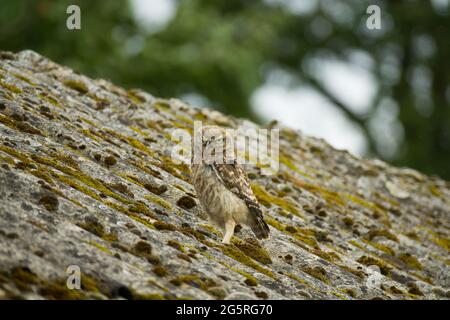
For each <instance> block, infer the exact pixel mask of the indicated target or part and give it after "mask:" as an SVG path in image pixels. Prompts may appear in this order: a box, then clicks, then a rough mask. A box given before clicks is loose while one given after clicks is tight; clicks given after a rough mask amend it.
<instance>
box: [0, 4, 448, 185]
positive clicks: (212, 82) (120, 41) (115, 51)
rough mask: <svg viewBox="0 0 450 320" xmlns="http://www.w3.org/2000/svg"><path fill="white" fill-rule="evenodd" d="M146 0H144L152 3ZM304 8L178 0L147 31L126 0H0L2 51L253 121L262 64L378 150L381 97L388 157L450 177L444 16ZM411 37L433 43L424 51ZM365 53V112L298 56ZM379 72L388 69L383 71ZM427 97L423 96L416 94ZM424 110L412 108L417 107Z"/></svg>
mask: <svg viewBox="0 0 450 320" xmlns="http://www.w3.org/2000/svg"><path fill="white" fill-rule="evenodd" d="M149 1H151V0H149ZM330 2H332V1H331V0H322V1H321V6H320V7H319V8H318V10H316V11H315V12H313V13H312V14H309V15H302V16H301V17H299V16H298V15H295V14H293V13H292V12H290V11H289V10H286V8H283V7H277V6H273V5H267V4H266V3H265V2H264V1H250V0H220V1H218V0H183V1H179V2H178V9H177V13H176V16H175V17H174V19H172V20H171V22H170V23H169V24H168V26H167V27H166V28H164V29H163V30H161V31H159V32H157V33H154V34H146V33H144V32H143V31H142V30H141V29H140V28H139V27H138V25H137V23H136V21H135V19H134V18H133V15H132V12H131V9H130V6H129V3H128V1H125V0H114V1H106V0H104V1H99V0H97V1H93V0H85V1H75V0H69V1H50V0H36V1H31V0H30V1H26V0H2V1H1V3H0V49H2V50H9V51H19V50H23V49H33V50H35V51H37V52H39V53H41V54H43V55H46V56H48V57H50V58H51V59H53V60H55V61H57V62H59V63H62V64H65V65H68V66H70V67H72V68H74V69H76V70H78V71H79V72H82V73H84V74H86V75H88V76H90V77H101V78H106V79H110V80H111V81H113V82H115V83H117V84H120V85H123V86H125V87H128V88H131V87H138V88H143V89H144V90H146V91H149V92H151V93H152V94H154V95H155V96H161V97H179V96H182V95H183V94H186V93H193V92H195V93H198V94H200V95H202V96H204V97H206V98H207V99H208V100H209V101H210V104H211V106H212V107H216V108H219V109H221V110H222V111H225V112H226V113H229V114H233V115H236V116H240V117H248V118H251V119H253V120H255V121H260V115H258V114H257V113H256V114H255V113H254V112H252V110H251V108H250V97H251V95H252V94H253V93H254V92H255V90H256V89H257V88H258V87H260V86H261V85H262V84H264V81H265V77H266V75H267V74H268V72H269V71H270V70H273V69H282V70H284V71H287V72H289V73H291V74H292V75H293V76H294V77H296V78H298V79H301V81H303V82H302V83H305V82H306V83H308V85H310V86H312V87H314V88H315V89H316V90H317V91H318V92H320V93H321V94H322V95H324V96H325V97H326V98H327V99H328V100H329V101H330V102H332V103H333V104H334V105H335V106H336V107H337V108H339V109H340V110H342V111H343V112H344V113H345V114H346V116H347V117H348V118H349V119H350V120H351V121H353V122H355V123H356V124H358V125H359V126H360V127H361V128H362V129H363V132H364V134H365V136H366V138H367V141H368V146H369V148H368V149H369V150H368V154H367V156H375V157H378V158H382V157H383V152H382V151H383V150H382V148H383V141H382V139H380V138H379V135H378V134H377V132H376V130H371V129H370V127H369V121H370V119H371V118H372V117H373V116H374V114H375V113H376V111H377V108H378V107H379V105H380V101H381V100H382V99H383V98H386V97H388V98H392V99H393V100H394V101H396V103H397V104H398V106H399V113H398V120H399V121H400V122H401V124H402V126H403V131H404V140H403V143H402V145H401V146H400V148H398V150H397V151H396V153H395V155H394V157H393V158H392V159H389V161H390V162H392V163H394V164H396V165H401V166H408V167H413V168H417V169H419V170H421V171H424V172H426V173H429V174H437V175H440V176H441V177H444V178H446V179H449V178H450V103H449V100H450V98H449V95H450V89H449V78H450V44H449V39H450V17H449V15H448V11H445V10H444V11H439V10H437V9H436V8H435V7H433V6H432V5H431V2H430V1H425V0H424V1H401V0H398V1H364V0H347V1H338V0H336V1H333V2H334V3H343V4H345V5H347V6H346V7H347V8H350V11H349V12H347V13H346V14H347V15H348V17H347V19H346V20H345V23H341V22H338V21H336V20H335V19H333V18H332V17H331V16H330V14H329V12H327V10H324V6H326V5H327V3H328V4H329V3H330ZM69 4H78V5H79V6H80V7H81V9H82V30H80V31H68V30H67V28H66V23H65V21H66V18H67V14H66V8H67V6H68V5H69ZM369 4H378V5H379V6H380V7H381V8H382V14H383V15H382V16H383V21H387V24H388V26H390V27H388V28H385V29H384V30H383V31H382V32H377V31H375V32H374V33H373V35H368V34H367V32H364V28H365V22H366V18H367V15H366V9H367V6H368V5H369ZM318 17H320V19H321V20H320V21H321V22H322V23H326V24H329V25H331V26H332V29H331V33H330V34H328V35H327V36H324V37H318V36H317V35H316V34H315V33H314V32H312V31H311V30H312V24H313V22H314V21H315V22H316V23H317V21H318V20H317V18H318ZM129 39H138V40H139V39H140V41H142V40H143V49H142V51H140V52H139V53H138V54H136V55H127V54H125V53H124V50H123V48H124V44H125V43H126V42H127V41H128V40H129ZM418 39H426V40H427V41H428V43H432V45H433V47H434V50H432V54H429V55H426V56H424V55H423V54H422V53H421V51H420V45H419V48H418V46H417V43H419V44H420V41H419V42H418ZM349 49H351V50H363V51H364V52H366V53H368V54H370V55H371V56H372V58H373V59H374V61H375V67H374V68H373V70H374V72H373V76H374V77H375V79H376V81H377V84H378V91H377V92H376V97H375V99H374V101H373V102H372V104H371V108H370V110H369V111H368V112H367V113H365V114H360V113H354V112H352V110H351V108H349V107H348V106H346V105H345V103H344V102H342V101H340V100H339V99H338V98H337V97H335V96H333V94H332V93H331V92H329V91H328V90H327V88H326V86H324V85H323V83H322V82H321V79H320V78H317V77H315V75H314V74H311V73H310V72H309V71H308V70H307V69H306V68H305V67H304V64H302V62H303V61H304V60H305V59H306V58H308V57H313V56H315V55H321V56H324V55H325V56H329V57H332V58H334V59H339V60H342V61H348V59H349V56H348V50H349ZM388 53H389V54H390V55H393V56H394V57H395V58H396V61H398V62H399V63H397V64H396V65H393V66H389V68H394V69H395V70H394V71H395V72H396V74H397V78H396V79H395V81H393V80H392V79H386V78H385V77H384V76H383V73H382V72H381V70H383V67H382V66H383V64H385V63H386V55H387V54H388ZM384 68H386V66H385V67H384ZM417 68H420V69H421V70H422V71H423V70H425V72H426V74H427V75H428V79H429V80H430V81H429V83H428V87H426V88H424V92H425V93H426V95H427V97H426V99H425V100H424V99H420V97H419V95H418V90H417V87H414V86H413V83H412V81H411V77H412V74H413V73H414V72H415V70H417ZM424 101H425V102H424ZM424 108H425V109H426V110H428V111H427V112H421V110H423V109H424Z"/></svg>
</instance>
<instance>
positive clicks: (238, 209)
mask: <svg viewBox="0 0 450 320" xmlns="http://www.w3.org/2000/svg"><path fill="white" fill-rule="evenodd" d="M198 134H199V136H200V137H201V139H198V143H197V144H195V142H194V148H193V151H195V152H197V154H199V153H200V157H199V158H200V159H199V158H197V160H195V159H194V152H192V154H193V157H192V161H191V171H192V182H193V185H194V188H195V191H196V193H197V197H198V199H199V201H200V203H201V205H202V207H203V208H204V210H205V211H206V213H207V215H208V217H209V219H210V221H211V222H213V223H214V224H215V225H217V226H218V227H219V228H221V229H222V231H223V234H224V236H223V240H222V243H223V244H230V241H231V237H232V236H233V233H234V228H235V226H236V225H237V224H240V225H243V226H248V227H250V228H251V230H252V231H253V233H254V234H255V235H256V237H257V238H258V239H266V238H268V236H269V227H268V226H267V224H266V222H265V221H264V219H263V216H262V211H261V207H260V205H259V203H258V201H257V199H256V197H255V195H254V194H253V191H252V189H251V187H250V182H249V179H248V176H247V174H246V173H245V171H244V169H243V168H242V167H241V166H240V165H239V164H238V163H237V161H236V158H235V157H234V156H233V155H232V156H231V157H230V155H229V153H227V152H226V147H225V146H226V142H228V141H229V140H228V139H227V138H226V131H225V130H224V129H222V128H220V127H217V126H207V127H202V128H201V130H199V132H198ZM199 144H201V148H198V145H199ZM233 148H234V147H233ZM200 149H201V150H200Z"/></svg>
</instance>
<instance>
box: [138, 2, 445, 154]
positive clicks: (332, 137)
mask: <svg viewBox="0 0 450 320" xmlns="http://www.w3.org/2000/svg"><path fill="white" fill-rule="evenodd" d="M266 1H267V2H268V3H270V2H274V3H276V2H279V1H281V0H266ZM435 1H436V2H438V0H435ZM439 1H441V2H442V0H439ZM315 2H316V1H315V0H308V1H306V0H302V1H297V0H290V1H287V2H286V3H288V4H289V6H290V7H289V8H290V9H292V10H297V11H298V13H299V14H302V13H304V12H308V11H309V10H312V9H314V3H315ZM444 2H445V0H444ZM131 3H132V8H133V12H134V14H135V16H136V19H137V21H139V22H140V23H141V25H142V27H143V28H144V29H145V30H148V32H149V33H151V32H156V31H158V30H161V29H162V28H164V26H165V25H166V24H167V23H168V22H170V19H172V18H173V17H174V15H175V12H176V2H175V0H151V1H148V0H131ZM362 60H364V59H362ZM310 67H311V68H313V69H314V72H315V74H317V76H318V77H319V78H320V79H321V81H323V83H324V85H325V86H326V87H327V88H328V89H329V90H330V91H331V92H332V93H333V94H335V95H336V96H337V97H338V98H339V99H341V100H342V101H344V102H345V103H346V104H348V105H349V107H350V108H352V110H353V111H356V112H358V113H359V112H360V113H364V112H365V111H367V109H368V107H369V103H370V101H371V99H372V97H373V95H374V93H375V90H376V87H375V86H376V83H375V81H374V80H373V79H372V77H371V73H370V70H368V69H369V67H370V63H367V66H366V68H365V67H361V66H358V65H357V64H348V63H343V62H338V61H332V60H318V59H317V60H316V61H310ZM252 106H253V108H254V110H255V111H257V112H258V113H259V114H260V115H261V116H262V117H263V118H264V119H265V120H267V121H270V120H274V119H275V120H278V121H279V122H280V123H281V124H283V125H286V126H289V127H291V128H294V129H299V130H301V131H302V132H303V133H305V134H307V135H312V136H315V137H320V138H324V139H325V140H326V141H327V142H329V143H330V144H331V145H333V146H334V147H335V148H338V149H345V150H348V151H350V152H352V153H353V154H356V155H364V152H365V151H366V147H367V144H366V138H365V137H364V135H363V133H362V131H361V128H359V127H358V126H357V125H355V124H354V123H353V122H351V121H350V120H349V119H347V117H346V116H345V115H344V114H343V113H342V112H341V111H340V110H339V109H338V108H336V107H335V106H334V105H332V104H331V103H329V102H328V101H327V100H325V99H324V98H323V97H322V96H321V95H320V94H318V93H317V92H315V91H314V90H313V89H311V88H309V87H307V86H297V87H294V88H292V87H288V86H282V85H280V84H279V82H276V83H275V82H273V81H272V82H271V81H267V83H265V84H264V85H263V86H261V87H260V88H259V89H258V90H256V92H255V93H254V95H253V97H252Z"/></svg>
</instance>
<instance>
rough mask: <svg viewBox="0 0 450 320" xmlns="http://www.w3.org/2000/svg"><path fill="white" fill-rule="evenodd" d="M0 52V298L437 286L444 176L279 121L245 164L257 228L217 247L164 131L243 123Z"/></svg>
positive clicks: (413, 290)
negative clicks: (74, 286)
mask: <svg viewBox="0 0 450 320" xmlns="http://www.w3.org/2000/svg"><path fill="white" fill-rule="evenodd" d="M0 56H1V60H0V137H1V139H0V182H1V183H0V298H17V297H24V298H56V299H58V298H119V297H124V298H167V299H170V298H195V299H214V298H257V299H265V298H271V299H305V298H313V299H353V298H356V299H369V298H376V297H378V298H383V299H422V298H433V299H435V298H448V297H449V296H450V288H449V286H450V280H449V263H450V259H449V249H450V240H449V227H450V218H449V216H450V200H449V199H450V184H449V183H448V182H445V181H442V180H440V179H438V178H434V177H427V176H425V175H423V174H421V173H419V172H416V171H414V170H410V169H399V168H394V167H391V166H389V165H387V164H385V163H383V162H380V161H368V160H364V159H360V158H357V157H354V156H352V155H351V154H349V153H348V152H345V151H338V150H335V149H333V148H332V147H330V146H329V145H328V144H327V143H326V142H324V141H323V140H319V139H314V138H310V137H306V136H304V135H302V134H301V133H299V132H295V131H293V130H290V129H286V128H283V129H282V130H281V147H280V162H281V167H280V171H279V173H278V174H277V175H276V176H272V177H268V176H261V175H259V174H258V169H257V168H254V169H253V170H250V177H251V180H252V183H253V187H254V190H255V193H256V194H257V196H258V199H259V200H260V202H261V204H262V205H263V206H264V215H265V219H266V221H267V223H268V224H269V225H270V229H271V238H270V239H269V240H267V241H263V242H257V241H256V240H255V239H254V238H253V236H252V234H251V233H250V232H249V231H248V230H247V229H245V228H244V229H242V230H241V231H239V232H238V233H237V237H235V238H234V239H233V245H230V246H224V245H222V244H221V243H220V241H221V234H220V233H219V231H217V230H216V229H215V228H214V227H212V226H211V225H209V224H208V222H207V221H206V220H205V219H204V218H205V215H204V214H203V213H202V210H201V209H200V206H199V205H198V202H197V200H196V199H195V195H194V191H193V188H192V186H191V184H190V182H189V169H188V167H187V166H185V165H176V164H175V163H173V162H172V161H171V159H170V156H169V155H170V150H171V146H172V145H173V142H172V141H171V139H170V133H171V130H172V129H173V128H185V129H187V130H190V129H191V128H192V123H193V120H196V119H199V120H203V121H205V122H207V123H209V124H219V125H224V126H230V127H237V126H240V125H243V124H244V122H242V121H241V120H238V119H234V118H232V117H227V116H224V115H222V114H220V113H218V112H216V111H212V110H207V109H198V108H193V107H190V106H188V105H185V104H183V103H181V102H180V101H177V100H162V99H156V98H154V97H153V96H151V95H149V94H147V93H144V92H141V91H139V90H131V91H127V90H125V89H122V88H119V87H117V86H114V85H113V84H111V83H109V82H107V81H105V80H92V79H89V78H87V77H85V76H83V75H79V74H77V73H75V72H73V71H72V70H71V69H69V68H66V67H62V66H60V65H58V64H55V63H53V62H52V61H50V60H48V59H46V58H44V57H42V56H40V55H38V54H36V53H34V52H31V51H23V52H20V53H18V54H11V53H7V52H3V53H1V55H0ZM70 265H77V266H79V267H80V269H81V272H82V290H80V291H77V290H72V291H71V290H68V289H67V287H66V286H65V282H66V278H67V274H66V270H67V267H68V266H70ZM374 265H377V266H378V267H379V268H380V270H381V275H380V274H379V273H377V271H376V270H375V271H374V269H376V267H373V266H374Z"/></svg>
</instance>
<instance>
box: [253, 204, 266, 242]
mask: <svg viewBox="0 0 450 320" xmlns="http://www.w3.org/2000/svg"><path fill="white" fill-rule="evenodd" d="M250 211H251V214H250V216H251V218H250V219H249V220H250V221H249V226H250V228H251V229H252V231H253V233H254V234H255V236H256V237H257V238H258V239H267V238H268V237H269V226H268V225H267V223H266V222H265V221H264V219H263V216H262V213H261V211H259V210H255V209H253V210H252V209H250Z"/></svg>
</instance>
